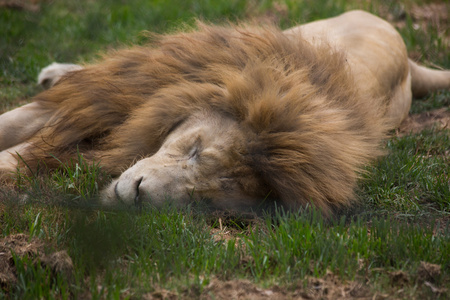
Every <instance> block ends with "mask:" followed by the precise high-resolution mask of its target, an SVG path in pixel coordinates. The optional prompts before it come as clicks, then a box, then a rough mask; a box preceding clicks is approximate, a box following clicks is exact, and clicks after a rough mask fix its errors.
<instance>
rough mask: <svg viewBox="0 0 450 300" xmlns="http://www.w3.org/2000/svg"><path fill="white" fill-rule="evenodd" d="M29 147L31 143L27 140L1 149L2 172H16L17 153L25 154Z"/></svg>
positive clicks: (0, 164)
mask: <svg viewBox="0 0 450 300" xmlns="http://www.w3.org/2000/svg"><path fill="white" fill-rule="evenodd" d="M28 147H29V143H27V142H25V143H21V144H18V145H15V146H14V147H11V148H8V149H6V150H3V151H0V173H8V172H15V171H16V169H17V163H18V161H17V156H16V155H17V154H19V156H21V155H23V154H25V152H26V151H27V148H28Z"/></svg>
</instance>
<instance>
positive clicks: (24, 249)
mask: <svg viewBox="0 0 450 300" xmlns="http://www.w3.org/2000/svg"><path fill="white" fill-rule="evenodd" d="M46 248H48V247H46V245H45V244H44V242H42V241H41V240H39V239H37V238H30V237H29V236H28V235H26V234H15V235H10V236H7V237H5V238H2V239H0V287H1V288H2V289H4V290H5V291H7V290H9V288H10V287H11V286H12V285H14V283H16V282H17V277H16V276H17V274H16V265H15V260H14V257H13V255H14V256H15V257H16V258H18V259H23V258H25V257H28V258H29V261H30V262H32V264H33V265H38V264H40V265H41V266H42V267H44V268H45V267H48V268H50V269H51V270H52V272H53V273H54V274H56V273H60V274H64V275H65V276H67V277H68V278H70V277H71V274H72V271H73V264H72V260H71V258H70V257H69V255H68V254H67V252H66V251H57V252H51V253H49V254H46V251H45V250H46Z"/></svg>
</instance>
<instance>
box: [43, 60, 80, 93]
mask: <svg viewBox="0 0 450 300" xmlns="http://www.w3.org/2000/svg"><path fill="white" fill-rule="evenodd" d="M81 69H82V67H81V66H79V65H74V64H60V63H56V62H54V63H52V64H50V65H48V66H47V67H45V68H44V69H42V71H41V72H40V73H39V76H38V84H40V85H42V86H43V87H44V88H45V89H49V88H51V87H52V86H54V85H55V83H56V82H58V80H60V79H61V77H63V76H64V75H66V74H67V73H69V72H72V71H76V70H81Z"/></svg>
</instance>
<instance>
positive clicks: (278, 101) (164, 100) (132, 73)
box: [25, 24, 384, 211]
mask: <svg viewBox="0 0 450 300" xmlns="http://www.w3.org/2000/svg"><path fill="white" fill-rule="evenodd" d="M35 101H40V102H42V103H43V104H44V105H46V106H48V107H55V108H57V113H56V114H55V116H54V117H53V118H52V119H51V120H49V122H48V123H47V126H46V127H45V128H44V129H43V130H42V131H40V132H39V134H37V135H36V136H35V137H33V138H32V140H31V141H32V142H33V143H34V144H35V149H34V151H33V152H32V153H31V154H30V155H29V156H27V157H25V160H26V161H27V162H28V164H30V165H31V166H35V165H36V162H37V161H38V160H44V161H45V163H46V164H47V166H48V167H49V168H56V167H57V165H59V162H57V161H55V160H54V159H53V158H52V156H51V155H49V154H50V153H51V154H52V155H54V156H55V157H58V158H59V159H61V160H63V161H67V160H69V159H70V158H72V157H73V156H74V155H75V153H76V149H77V146H78V147H79V149H80V151H81V152H82V153H83V154H84V155H85V156H86V157H87V158H88V159H95V160H96V161H100V162H101V165H102V166H103V167H104V169H105V170H107V171H108V172H110V173H111V174H113V175H119V174H120V173H121V172H122V171H123V169H125V168H127V167H128V166H129V165H130V164H131V163H133V162H134V161H135V160H136V159H137V158H139V157H143V156H148V155H151V154H153V153H154V152H155V151H157V150H158V148H159V147H160V145H161V143H162V142H163V141H164V139H165V137H166V136H167V134H168V132H169V131H170V129H171V128H173V126H174V125H175V124H177V123H178V122H181V121H182V120H183V119H186V118H188V117H189V116H190V115H192V113H193V112H195V111H198V110H213V111H217V112H219V113H221V114H227V115H228V116H230V117H231V118H233V119H235V120H236V121H237V122H238V123H239V124H240V127H241V128H242V130H243V131H245V132H246V133H247V135H248V149H247V153H243V157H244V160H243V162H244V163H245V164H246V165H248V166H250V167H251V168H252V169H253V170H254V172H255V175H256V176H258V177H259V178H261V180H263V182H264V183H265V184H266V185H267V186H268V190H272V191H273V195H275V196H276V197H279V198H280V199H281V200H282V201H283V203H285V204H288V205H290V206H297V205H303V204H305V203H308V202H309V201H310V200H311V199H314V204H315V205H316V206H318V207H321V208H322V209H324V210H325V211H326V210H327V209H328V208H329V207H330V205H331V206H333V205H336V206H339V205H341V204H346V203H347V202H348V201H349V199H351V198H352V195H353V188H354V185H355V182H356V180H357V177H358V175H357V174H358V172H359V171H360V170H361V169H360V168H361V167H362V166H363V165H365V164H367V163H368V162H369V161H370V160H371V159H373V158H374V157H376V156H377V155H379V154H380V153H379V150H378V143H379V141H380V140H381V138H382V137H383V134H384V125H383V118H382V114H383V109H384V108H377V107H371V106H370V107H369V106H367V105H368V104H367V102H368V101H360V96H359V91H358V90H357V89H356V88H355V87H354V86H353V80H352V78H351V77H350V75H349V72H348V66H347V63H346V60H345V55H344V54H343V53H339V52H335V51H334V50H333V49H332V48H330V47H328V46H327V45H323V46H322V47H312V46H311V45H310V44H308V43H307V42H305V41H303V40H301V39H300V38H298V39H296V40H292V39H290V38H288V37H286V36H285V35H284V34H283V33H281V32H280V31H279V30H277V29H275V28H263V29H261V28H259V29H258V28H252V27H242V26H241V27H232V26H231V27H216V26H207V25H204V24H199V30H198V31H196V32H192V33H179V34H174V35H168V36H162V37H160V39H159V40H158V41H156V42H155V43H154V44H152V45H148V46H144V47H133V48H131V49H126V50H121V51H117V52H115V53H111V54H109V55H108V56H107V57H105V60H104V61H102V62H100V63H98V64H94V65H91V66H86V68H85V69H83V70H80V71H76V72H73V73H71V74H70V75H68V76H66V77H65V78H64V79H63V80H61V81H60V82H59V83H58V84H57V85H56V86H54V87H53V88H52V89H50V90H48V91H46V92H43V93H41V94H40V95H38V96H37V97H36V98H35ZM369 102H370V101H369ZM224 134H226V133H224Z"/></svg>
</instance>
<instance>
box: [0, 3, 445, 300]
mask: <svg viewBox="0 0 450 300" xmlns="http://www.w3.org/2000/svg"><path fill="white" fill-rule="evenodd" d="M428 3H429V1H419V0H418V1H413V0H409V1H402V3H399V2H398V1H389V0H388V1H382V0H377V1H343V0H342V1H341V0H338V1H328V0H323V1H313V0H305V1H291V0H284V1H271V0H255V1H251V2H249V3H245V1H230V0H228V1H217V0H216V1H208V0H202V1H182V2H180V1H172V0H169V1H143V0H136V1H133V2H130V3H128V4H127V3H125V2H124V1H119V0H108V1H106V0H104V1H41V2H40V3H39V4H40V10H39V11H38V12H35V11H27V10H12V9H6V8H0V28H2V33H3V34H1V35H0V54H1V55H0V70H1V71H0V72H1V73H0V74H1V75H0V111H6V110H9V109H11V108H14V107H16V106H18V105H21V104H24V103H26V102H28V101H30V98H31V97H32V96H33V95H35V94H36V93H38V92H39V91H40V87H38V86H36V84H35V78H36V76H37V74H38V72H39V70H40V69H41V68H42V67H44V66H46V65H47V64H49V63H51V62H53V61H60V62H75V63H76V62H90V61H95V59H97V57H98V56H97V55H98V53H99V52H100V53H101V52H105V51H108V50H109V49H113V48H116V47H122V46H124V45H130V44H136V43H137V44H142V43H145V42H146V41H147V37H146V34H145V31H146V30H149V31H155V32H170V31H173V30H178V29H180V28H184V27H185V26H188V27H189V26H193V24H194V19H195V18H201V19H203V20H207V21H211V22H214V23H221V22H225V21H227V20H230V19H231V20H232V21H233V20H239V19H252V18H253V19H257V20H268V19H269V20H272V21H275V22H277V23H279V24H280V26H282V27H283V28H286V27H289V26H292V25H294V24H296V23H299V22H304V21H311V20H315V19H319V18H324V17H329V16H332V15H336V14H338V13H341V12H343V11H346V10H348V9H353V8H361V9H365V10H369V11H372V12H374V13H377V14H379V15H381V16H383V17H384V18H390V20H391V22H393V23H394V24H397V26H398V28H399V31H400V33H401V34H402V36H403V37H404V39H405V43H406V45H407V47H408V50H409V51H410V53H411V54H412V56H413V57H414V58H415V59H418V60H420V61H421V62H422V63H423V64H426V65H439V66H442V67H444V68H450V54H449V53H450V51H449V45H448V39H447V40H446V37H448V35H449V30H450V29H449V27H448V23H446V22H448V19H447V20H441V21H440V22H438V23H433V22H431V21H429V20H426V19H421V18H417V17H415V15H414V14H413V13H412V12H413V11H414V9H415V7H419V8H420V7H423V6H425V5H428ZM438 3H439V1H438ZM440 3H443V2H440ZM447 10H450V8H448V6H447ZM448 13H450V11H448ZM185 24H187V25H185ZM446 24H447V25H446ZM449 101H450V93H449V92H440V93H436V94H433V95H431V96H430V97H429V98H427V99H424V100H420V101H415V102H414V103H413V107H412V110H411V111H412V112H413V113H421V112H424V111H428V110H432V109H436V108H442V107H448V106H449V104H450V103H449ZM448 149H450V134H449V131H448V129H447V130H440V129H429V130H425V131H422V132H420V133H417V134H410V135H406V136H403V137H393V138H391V139H389V140H388V141H386V150H387V155H386V157H384V158H382V159H380V160H379V161H378V162H376V164H374V165H373V166H369V167H367V169H368V172H367V174H365V175H364V177H365V178H364V179H363V180H362V181H361V183H360V190H359V192H358V197H359V198H360V199H361V203H362V204H361V206H360V207H355V208H354V209H353V210H352V211H346V212H341V214H339V215H338V216H337V217H336V218H334V219H331V220H325V219H323V218H322V217H321V216H320V215H319V214H318V213H317V212H314V211H312V210H310V209H308V208H306V209H305V210H304V211H302V212H298V213H287V212H283V211H277V212H276V213H275V214H271V215H265V216H260V217H256V218H249V217H248V216H237V215H233V216H228V215H224V214H219V215H215V214H210V213H209V214H205V213H203V212H202V211H201V210H198V209H197V208H194V207H190V208H187V209H185V210H183V211H179V210H177V211H175V210H173V209H171V208H167V209H163V210H155V209H152V208H150V207H143V208H142V209H140V210H137V209H121V210H119V209H116V210H104V209H100V208H99V207H98V206H97V202H96V201H97V200H96V195H97V193H98V186H99V185H101V183H102V181H104V180H107V175H106V174H103V173H102V171H101V169H100V168H99V166H98V165H88V164H86V162H85V161H84V160H83V158H82V157H81V156H79V158H78V160H77V161H74V162H73V163H72V164H70V165H63V166H62V167H61V169H60V170H59V171H58V172H55V173H54V174H50V175H49V176H47V177H42V176H40V177H36V176H29V177H27V176H24V175H22V174H18V181H17V185H16V186H15V187H14V188H12V189H1V190H0V236H1V237H7V236H14V235H15V234H18V233H25V234H27V237H28V242H29V243H30V245H32V243H34V241H41V242H42V243H43V244H44V246H42V247H41V248H39V251H38V252H39V254H38V253H37V252H32V251H31V252H26V253H21V252H20V251H18V250H16V252H17V253H15V252H14V251H13V252H12V253H11V257H12V262H13V265H14V266H15V272H14V274H15V276H16V280H15V281H14V282H12V281H11V282H9V281H4V280H3V279H2V277H1V276H0V286H1V290H0V298H8V299H36V298H45V299H54V298H58V299H59V298H62V299H72V298H74V299H78V298H87V297H91V298H93V299H103V298H108V299H122V298H129V299H139V298H142V297H144V296H147V297H150V296H151V295H153V296H157V295H169V296H170V295H175V294H176V295H178V296H179V297H181V298H192V299H194V298H198V297H199V296H200V295H202V296H204V297H206V296H208V295H209V296H210V297H211V298H213V296H214V293H216V292H217V291H215V292H211V284H212V283H213V282H216V281H229V280H233V279H238V280H250V281H251V282H252V283H253V284H255V285H256V286H258V287H260V288H261V289H266V290H269V291H276V289H273V287H274V286H275V285H277V286H279V287H280V288H281V289H282V290H283V291H284V292H285V294H286V295H295V293H296V292H298V293H300V292H301V293H304V295H310V296H311V297H316V296H318V294H317V291H322V292H323V290H324V289H325V288H326V285H325V284H322V285H318V284H317V283H314V284H312V283H311V281H310V278H322V279H323V280H326V278H329V276H330V275H329V274H330V272H331V273H332V274H334V276H336V278H338V279H336V280H337V281H338V282H339V284H337V285H336V284H335V285H331V287H330V285H328V289H329V290H331V289H332V288H339V286H344V285H345V284H349V283H352V282H357V283H358V284H359V285H358V287H359V290H361V291H362V293H364V295H366V296H370V297H374V298H377V295H378V296H379V297H389V298H400V299H404V298H413V299H435V298H442V299H445V298H446V297H448V295H449V291H448V290H446V289H445V287H448V286H449V285H450V274H449V272H450V258H449V256H448V253H450V249H449V247H450V243H449V242H450V241H449V239H450V228H449V224H450V223H449V213H450V187H449V177H450V163H449V152H448V151H449V150H448ZM1 247H2V244H1V243H0V252H1V251H2V250H1V249H2V248H1ZM59 250H65V251H67V252H68V255H69V256H70V258H71V259H72V262H73V268H72V269H70V272H61V270H59V269H58V267H57V266H56V267H55V265H52V264H50V263H45V261H46V259H45V255H48V256H49V255H51V254H52V253H55V251H59ZM0 264H1V262H0ZM427 264H432V265H431V267H430V266H429V265H427ZM432 267H436V268H438V267H440V271H439V272H434V273H433V272H432V271H430V270H431V269H430V268H432ZM58 270H59V271H58ZM1 272H2V271H1V270H0V275H2V273H1ZM336 280H335V281H336ZM327 284H331V283H330V282H327ZM225 290H226V289H225ZM313 291H315V294H314V292H313ZM171 293H172V294H171ZM169 296H167V297H169ZM327 297H328V296H326V295H325V296H324V297H323V298H327Z"/></svg>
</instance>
